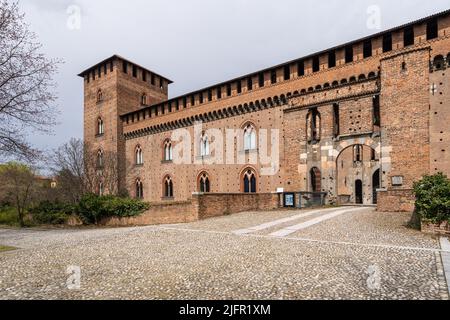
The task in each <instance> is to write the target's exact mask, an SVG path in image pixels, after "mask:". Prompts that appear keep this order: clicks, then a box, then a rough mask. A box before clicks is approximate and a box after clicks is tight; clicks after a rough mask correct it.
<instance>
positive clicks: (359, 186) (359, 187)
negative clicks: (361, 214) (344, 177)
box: [355, 180, 363, 204]
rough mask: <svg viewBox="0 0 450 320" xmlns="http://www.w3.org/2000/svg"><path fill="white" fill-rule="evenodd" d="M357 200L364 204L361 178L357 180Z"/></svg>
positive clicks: (357, 202) (358, 202)
mask: <svg viewBox="0 0 450 320" xmlns="http://www.w3.org/2000/svg"><path fill="white" fill-rule="evenodd" d="M355 202H356V204H363V184H362V181H361V180H356V181H355Z"/></svg>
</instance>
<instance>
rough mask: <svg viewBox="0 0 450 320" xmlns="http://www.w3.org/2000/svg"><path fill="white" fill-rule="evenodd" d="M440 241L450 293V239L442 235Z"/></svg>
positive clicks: (449, 291)
mask: <svg viewBox="0 0 450 320" xmlns="http://www.w3.org/2000/svg"><path fill="white" fill-rule="evenodd" d="M439 242H440V244H441V249H442V250H443V252H441V259H442V265H443V267H444V274H445V279H446V281H447V289H448V293H449V294H450V253H449V252H450V241H449V240H448V238H446V237H441V238H440V241H439Z"/></svg>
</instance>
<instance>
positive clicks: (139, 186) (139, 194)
mask: <svg viewBox="0 0 450 320" xmlns="http://www.w3.org/2000/svg"><path fill="white" fill-rule="evenodd" d="M136 198H137V199H144V185H143V183H142V181H141V179H136Z"/></svg>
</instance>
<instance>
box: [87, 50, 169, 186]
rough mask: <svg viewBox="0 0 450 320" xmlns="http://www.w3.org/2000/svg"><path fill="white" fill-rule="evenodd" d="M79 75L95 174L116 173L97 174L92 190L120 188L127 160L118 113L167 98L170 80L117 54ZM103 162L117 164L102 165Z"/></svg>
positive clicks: (88, 142)
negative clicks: (94, 160) (113, 173)
mask: <svg viewBox="0 0 450 320" xmlns="http://www.w3.org/2000/svg"><path fill="white" fill-rule="evenodd" d="M79 76H80V77H82V78H83V79H84V142H85V143H86V145H87V146H89V148H90V149H91V150H90V151H89V152H90V153H92V159H97V168H96V170H97V175H99V176H101V173H102V170H103V171H106V170H113V171H115V173H116V177H114V178H111V175H112V174H111V173H109V174H107V175H108V179H109V181H102V179H100V178H99V179H98V181H96V182H95V184H96V186H93V187H94V188H95V190H92V191H96V192H99V193H114V192H122V191H124V190H125V174H126V173H125V172H126V166H127V164H126V163H125V158H126V157H125V141H124V139H123V127H122V122H121V121H120V115H121V114H124V113H129V112H133V111H137V110H139V109H140V108H143V107H145V106H149V105H153V104H156V103H160V102H162V101H166V100H167V99H168V86H169V84H171V83H172V81H170V80H169V79H167V78H165V77H163V76H160V75H158V74H156V73H154V72H152V71H150V70H148V69H146V68H143V67H141V66H139V65H137V64H135V63H132V62H130V61H128V60H126V59H124V58H122V57H120V56H118V55H114V56H112V57H110V58H108V59H106V60H104V61H102V62H100V63H98V64H96V65H94V66H92V67H90V68H89V69H87V70H85V71H83V72H82V73H80V74H79ZM100 157H101V159H100ZM103 157H109V159H108V161H109V162H110V163H109V164H106V163H105V162H106V161H107V160H106V159H103ZM89 158H90V157H89ZM111 159H116V161H114V160H113V161H111ZM99 162H100V163H99ZM106 165H107V166H109V167H110V166H111V165H114V166H116V167H115V168H114V169H113V168H104V167H103V166H106ZM105 176H106V175H105Z"/></svg>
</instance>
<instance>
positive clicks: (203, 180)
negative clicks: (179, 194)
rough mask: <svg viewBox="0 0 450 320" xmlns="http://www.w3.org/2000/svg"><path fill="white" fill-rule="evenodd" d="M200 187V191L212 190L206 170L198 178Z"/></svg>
mask: <svg viewBox="0 0 450 320" xmlns="http://www.w3.org/2000/svg"><path fill="white" fill-rule="evenodd" d="M198 187H199V190H200V192H203V193H208V192H211V185H210V181H209V176H208V174H207V173H206V172H202V173H201V174H200V176H199V178H198Z"/></svg>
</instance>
